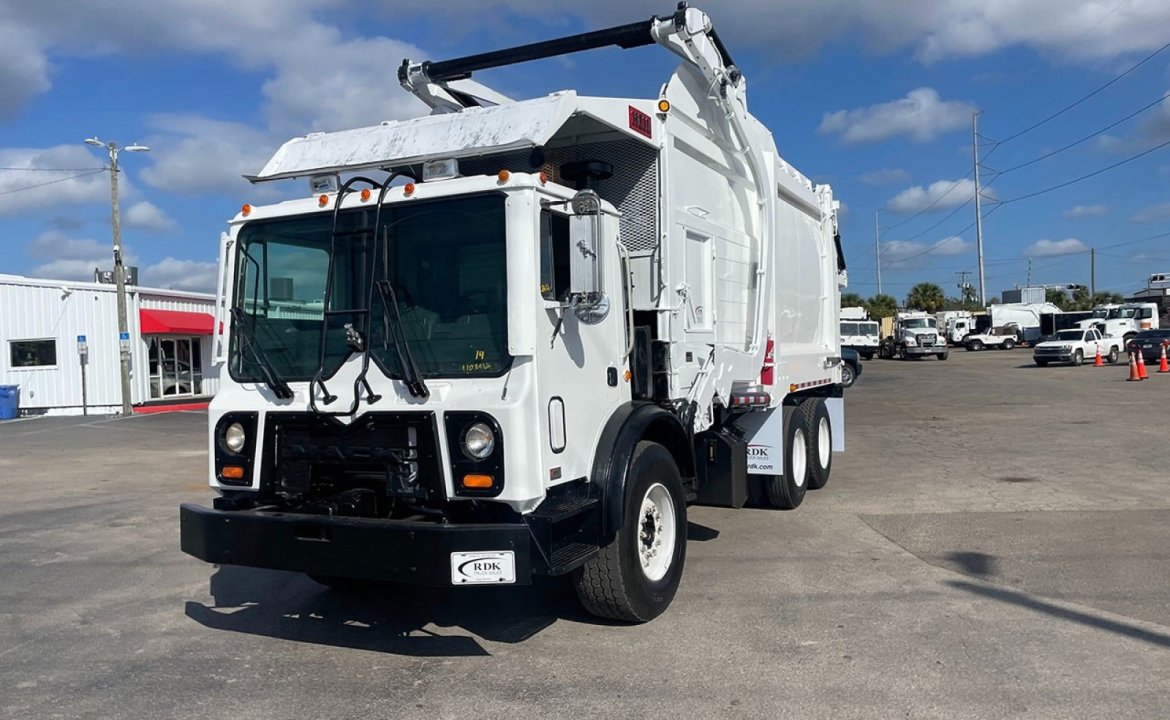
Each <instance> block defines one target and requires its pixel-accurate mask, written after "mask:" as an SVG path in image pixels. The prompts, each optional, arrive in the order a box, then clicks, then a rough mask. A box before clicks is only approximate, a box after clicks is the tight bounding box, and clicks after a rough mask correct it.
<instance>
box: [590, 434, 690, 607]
mask: <svg viewBox="0 0 1170 720" xmlns="http://www.w3.org/2000/svg"><path fill="white" fill-rule="evenodd" d="M686 529H687V509H686V501H685V500H684V498H683V488H682V479H681V477H680V476H679V471H678V466H677V465H676V464H675V462H674V458H673V457H672V456H671V454H670V453H669V452H668V451H667V449H666V448H664V447H663V446H661V445H659V444H658V443H652V442H640V443H638V447H637V448H635V450H634V455H633V457H632V458H630V468H629V471H628V474H627V480H626V497H625V520H624V521H623V522H622V526H621V527H620V528H618V531H617V534H616V535H615V536H614V538H613V540H611V541H610V543H609V544H608V545H606V546H605V547H603V548H602V549H601V552H599V553H598V554H597V555H596V556H595V557H594V558H593V559H592V560H590V561H589V562H587V563H585V565H584V566H582V567H581V568H580V569H578V570H577V571H576V572H575V573H574V575H573V580H574V584H575V586H576V589H577V597H578V598H579V599H580V600H581V604H582V605H583V606H584V607H585V609H586V610H588V611H589V612H590V613H592V614H594V615H597V616H599V617H604V618H610V619H613V620H625V621H627V622H648V621H650V620H653V619H654V618H656V617H658V616H659V615H661V614H662V612H663V611H664V610H666V608H667V606H669V605H670V602H671V600H673V599H674V595H675V593H676V592H677V591H678V584H679V581H680V580H681V579H682V570H683V562H684V560H685V559H686V537H687V533H686Z"/></svg>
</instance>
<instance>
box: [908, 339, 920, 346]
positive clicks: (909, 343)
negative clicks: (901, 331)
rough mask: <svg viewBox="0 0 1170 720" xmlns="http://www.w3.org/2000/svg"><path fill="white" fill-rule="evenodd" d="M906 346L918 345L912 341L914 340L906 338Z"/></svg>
mask: <svg viewBox="0 0 1170 720" xmlns="http://www.w3.org/2000/svg"><path fill="white" fill-rule="evenodd" d="M906 344H907V345H917V344H918V343H917V342H916V341H915V340H914V338H906Z"/></svg>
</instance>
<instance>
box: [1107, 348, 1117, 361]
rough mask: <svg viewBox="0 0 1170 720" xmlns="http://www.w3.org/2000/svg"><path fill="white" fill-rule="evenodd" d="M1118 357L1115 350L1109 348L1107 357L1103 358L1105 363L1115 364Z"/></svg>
mask: <svg viewBox="0 0 1170 720" xmlns="http://www.w3.org/2000/svg"><path fill="white" fill-rule="evenodd" d="M1119 356H1120V355H1119V353H1118V352H1117V348H1109V355H1107V356H1106V357H1105V362H1108V363H1115V362H1117V358H1118V357H1119Z"/></svg>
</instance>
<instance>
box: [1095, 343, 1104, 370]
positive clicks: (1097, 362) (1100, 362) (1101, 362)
mask: <svg viewBox="0 0 1170 720" xmlns="http://www.w3.org/2000/svg"><path fill="white" fill-rule="evenodd" d="M1093 367H1105V361H1104V360H1102V359H1101V346H1100V345H1098V346H1097V357H1095V358H1093Z"/></svg>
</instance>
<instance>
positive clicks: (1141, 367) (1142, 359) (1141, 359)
mask: <svg viewBox="0 0 1170 720" xmlns="http://www.w3.org/2000/svg"><path fill="white" fill-rule="evenodd" d="M1134 355H1137V365H1138V376H1139V377H1140V378H1141V379H1142V380H1145V379H1146V378H1148V377H1149V375H1148V374H1146V356H1145V353H1143V352H1142V349H1141V348H1137V349H1136V350H1134Z"/></svg>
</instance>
